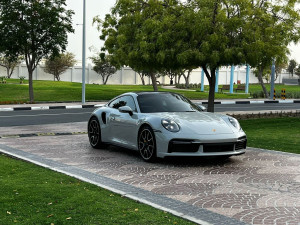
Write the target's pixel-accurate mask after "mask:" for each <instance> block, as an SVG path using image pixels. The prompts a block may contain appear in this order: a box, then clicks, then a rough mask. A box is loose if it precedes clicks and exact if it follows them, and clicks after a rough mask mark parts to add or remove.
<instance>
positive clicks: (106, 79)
mask: <svg viewBox="0 0 300 225" xmlns="http://www.w3.org/2000/svg"><path fill="white" fill-rule="evenodd" d="M109 77H110V75H108V76H106V78H105V82H104V85H106V83H107V81H108V78H109Z"/></svg>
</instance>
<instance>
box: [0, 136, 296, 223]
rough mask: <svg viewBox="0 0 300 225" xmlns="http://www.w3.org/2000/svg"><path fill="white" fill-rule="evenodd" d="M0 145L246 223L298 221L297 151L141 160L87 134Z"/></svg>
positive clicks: (6, 141)
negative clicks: (95, 143)
mask: <svg viewBox="0 0 300 225" xmlns="http://www.w3.org/2000/svg"><path fill="white" fill-rule="evenodd" d="M0 144H2V145H5V146H9V147H12V148H16V149H20V150H22V151H25V152H28V153H31V154H34V155H38V156H42V157H44V158H46V159H51V160H54V161H57V162H59V163H63V164H66V165H72V166H75V167H77V168H80V169H83V170H86V171H89V172H92V173H94V174H99V175H102V176H104V177H108V178H111V179H114V180H117V181H120V182H122V183H125V184H129V185H132V186H134V187H138V188H141V189H144V190H148V191H151V192H152V193H156V194H158V195H162V196H167V197H168V198H171V199H176V200H178V201H181V202H185V203H187V204H190V205H193V206H196V207H199V208H204V209H208V210H210V211H212V212H215V213H218V214H221V215H224V216H227V217H231V218H234V219H237V220H239V221H241V222H245V223H249V224H278V225H281V224H295V225H296V224H297V225H299V224H300V156H299V155H295V154H288V153H280V152H274V151H265V150H259V149H254V148H248V149H247V152H246V154H244V155H241V156H237V157H232V158H230V159H229V160H226V161H217V160H215V159H212V158H196V159H195V158H170V159H166V160H159V161H158V162H156V163H145V162H143V161H142V160H141V159H140V157H139V156H138V154H137V153H135V152H133V151H130V150H126V149H122V148H117V147H112V146H111V147H108V148H107V149H101V150H95V149H93V148H91V147H90V146H89V142H88V138H87V135H76V136H72V135H69V136H68V135H67V136H51V137H44V136H40V137H24V138H6V139H0Z"/></svg>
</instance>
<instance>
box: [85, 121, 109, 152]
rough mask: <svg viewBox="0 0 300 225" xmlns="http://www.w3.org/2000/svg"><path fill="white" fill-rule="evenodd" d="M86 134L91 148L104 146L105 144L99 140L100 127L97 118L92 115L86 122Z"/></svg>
mask: <svg viewBox="0 0 300 225" xmlns="http://www.w3.org/2000/svg"><path fill="white" fill-rule="evenodd" d="M88 136H89V141H90V145H91V146H92V147H93V148H104V147H105V145H104V144H103V142H102V141H101V129H100V123H99V120H98V119H97V118H96V117H95V116H93V117H92V118H91V119H90V120H89V123H88Z"/></svg>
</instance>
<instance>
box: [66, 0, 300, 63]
mask: <svg viewBox="0 0 300 225" xmlns="http://www.w3.org/2000/svg"><path fill="white" fill-rule="evenodd" d="M115 2H116V0H86V56H87V58H88V57H92V56H94V55H96V52H97V51H100V49H101V47H102V46H103V42H102V41H101V40H100V39H99V36H100V33H99V31H98V30H97V28H96V26H95V25H94V26H93V25H92V23H93V17H95V16H100V18H102V19H104V17H105V14H107V13H110V9H111V8H112V7H113V6H114V4H115ZM66 3H67V9H71V10H73V11H74V12H75V15H73V28H74V29H75V32H74V33H72V34H69V36H68V41H69V43H68V47H67V51H68V52H72V53H74V54H75V58H76V60H77V61H78V62H79V63H81V60H82V23H83V19H82V17H83V0H67V1H66ZM76 24H79V25H76ZM289 47H290V52H291V55H290V56H289V58H290V59H295V60H296V61H297V62H298V63H300V43H299V44H297V45H295V44H291V45H290V46H289ZM88 62H90V60H88Z"/></svg>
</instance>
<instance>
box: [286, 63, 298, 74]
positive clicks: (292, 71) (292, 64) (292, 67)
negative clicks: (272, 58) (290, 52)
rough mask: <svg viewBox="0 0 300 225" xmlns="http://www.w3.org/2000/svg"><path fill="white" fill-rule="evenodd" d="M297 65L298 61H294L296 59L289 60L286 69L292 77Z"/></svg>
mask: <svg viewBox="0 0 300 225" xmlns="http://www.w3.org/2000/svg"><path fill="white" fill-rule="evenodd" d="M297 65H298V63H297V62H296V60H294V59H291V60H290V62H289V65H288V68H287V70H288V71H289V73H291V74H292V77H293V76H294V72H295V69H296V67H297Z"/></svg>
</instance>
